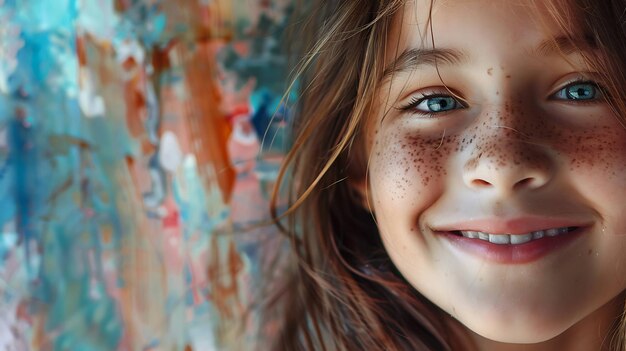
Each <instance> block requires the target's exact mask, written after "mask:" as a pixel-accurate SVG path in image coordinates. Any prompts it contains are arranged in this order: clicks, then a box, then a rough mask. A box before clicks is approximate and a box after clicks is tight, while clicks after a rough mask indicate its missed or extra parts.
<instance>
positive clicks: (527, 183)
mask: <svg viewBox="0 0 626 351" xmlns="http://www.w3.org/2000/svg"><path fill="white" fill-rule="evenodd" d="M533 182H534V178H532V177H529V178H524V179H522V180H520V181H518V182H517V183H515V185H514V186H513V187H514V188H526V187H530V186H531V185H532V183H533Z"/></svg>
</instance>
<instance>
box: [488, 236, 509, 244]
mask: <svg viewBox="0 0 626 351" xmlns="http://www.w3.org/2000/svg"><path fill="white" fill-rule="evenodd" d="M489 242H490V243H494V244H508V243H510V242H511V236H510V235H508V234H489Z"/></svg>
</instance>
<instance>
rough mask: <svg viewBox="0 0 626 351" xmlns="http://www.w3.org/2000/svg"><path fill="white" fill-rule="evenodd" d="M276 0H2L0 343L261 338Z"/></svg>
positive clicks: (274, 246) (273, 132)
mask: <svg viewBox="0 0 626 351" xmlns="http://www.w3.org/2000/svg"><path fill="white" fill-rule="evenodd" d="M288 5H289V3H288V2H287V1H262V0H259V1H250V0H237V1H215V0H213V1H206V0H186V1H159V0H58V1H57V0H55V1H36V0H35V1H25V2H23V1H16V0H0V21H1V22H2V23H3V26H2V28H0V194H2V198H3V200H4V201H2V202H0V350H87V351H91V350H107V351H110V350H185V351H187V350H203V351H204V350H224V349H234V350H247V349H253V348H255V347H260V346H259V345H261V344H260V342H261V341H262V340H263V339H264V338H265V337H267V336H270V335H271V333H272V328H271V324H268V325H264V326H261V325H259V321H258V318H257V316H256V315H255V310H254V308H252V309H251V310H250V306H254V305H251V303H252V302H254V301H255V300H254V298H255V297H256V294H257V293H258V291H255V290H254V288H255V287H257V286H259V279H260V271H261V270H262V267H264V266H265V265H268V264H271V262H272V258H273V257H274V256H275V252H276V251H277V250H280V239H279V238H278V237H277V236H276V235H275V233H274V231H273V230H272V229H271V228H269V227H263V226H256V225H257V224H258V223H261V222H262V221H264V220H266V219H267V215H268V214H267V201H268V190H269V189H270V188H271V187H272V185H273V181H274V179H275V176H276V170H277V167H278V165H279V163H280V160H281V157H282V154H283V153H284V151H285V145H284V142H283V133H282V131H283V128H284V125H285V123H286V122H287V119H288V116H289V111H288V110H287V109H285V108H284V107H283V106H281V104H280V101H281V97H282V95H281V94H282V90H283V89H284V88H285V80H286V73H287V68H286V67H285V58H284V55H283V54H282V51H281V46H280V41H281V40H282V34H283V31H284V29H285V23H286V22H285V19H286V16H287V14H288V13H289V6H288ZM275 112H277V113H276V114H275Z"/></svg>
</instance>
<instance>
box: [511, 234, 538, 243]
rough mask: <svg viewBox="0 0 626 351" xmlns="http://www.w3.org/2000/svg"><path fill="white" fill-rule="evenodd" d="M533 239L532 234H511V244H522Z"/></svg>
mask: <svg viewBox="0 0 626 351" xmlns="http://www.w3.org/2000/svg"><path fill="white" fill-rule="evenodd" d="M531 240H533V235H532V234H524V235H511V244H523V243H527V242H529V241H531Z"/></svg>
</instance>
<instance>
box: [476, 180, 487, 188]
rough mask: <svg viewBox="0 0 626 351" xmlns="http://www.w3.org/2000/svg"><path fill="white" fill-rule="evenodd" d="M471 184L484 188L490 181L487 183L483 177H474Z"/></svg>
mask: <svg viewBox="0 0 626 351" xmlns="http://www.w3.org/2000/svg"><path fill="white" fill-rule="evenodd" d="M472 185H473V186H476V187H481V188H484V187H489V186H491V183H489V182H488V181H486V180H483V179H474V180H472Z"/></svg>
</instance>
